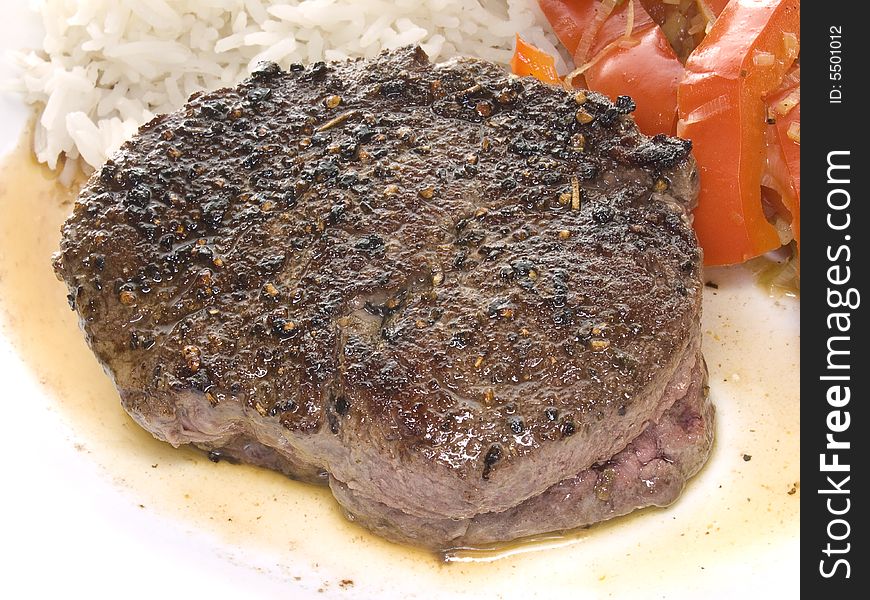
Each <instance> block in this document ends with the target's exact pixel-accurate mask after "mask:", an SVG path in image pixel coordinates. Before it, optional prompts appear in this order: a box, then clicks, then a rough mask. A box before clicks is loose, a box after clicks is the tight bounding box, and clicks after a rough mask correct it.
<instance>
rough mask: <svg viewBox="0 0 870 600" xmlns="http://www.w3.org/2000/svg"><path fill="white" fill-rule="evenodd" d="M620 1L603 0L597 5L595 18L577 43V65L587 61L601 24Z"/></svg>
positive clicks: (575, 59) (575, 54) (575, 57)
mask: <svg viewBox="0 0 870 600" xmlns="http://www.w3.org/2000/svg"><path fill="white" fill-rule="evenodd" d="M618 2H619V0H601V4H599V5H598V6H596V7H595V18H594V19H593V21H592V23H590V24H589V26H588V27H587V28H586V31H584V32H583V35H582V36H581V37H580V41H579V42H578V43H577V48H576V49H575V50H574V64H575V65H582V64H583V63H585V62H586V61H587V59H588V58H589V50H590V49H591V48H592V44H593V43H594V42H595V38H596V36H598V32H599V31H601V26H602V25H604V21H605V20H607V17H609V16H610V13H612V12H613V9H615V8H616V5H617V4H618ZM571 79H573V77H572V78H571Z"/></svg>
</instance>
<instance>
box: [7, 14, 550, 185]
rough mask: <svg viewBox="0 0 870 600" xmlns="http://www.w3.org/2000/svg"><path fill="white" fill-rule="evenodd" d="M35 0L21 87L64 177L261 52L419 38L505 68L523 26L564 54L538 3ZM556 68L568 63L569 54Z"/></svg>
mask: <svg viewBox="0 0 870 600" xmlns="http://www.w3.org/2000/svg"><path fill="white" fill-rule="evenodd" d="M32 4H33V6H34V9H35V10H37V11H39V13H40V14H41V16H42V20H43V23H44V25H45V31H46V36H45V41H44V43H43V47H42V49H41V50H35V51H30V52H26V53H21V54H20V55H19V56H18V59H19V62H20V65H21V67H22V76H21V79H20V81H19V82H17V89H18V90H19V91H21V92H23V93H24V94H25V98H26V100H27V102H29V103H32V104H34V105H36V106H37V107H39V108H40V109H41V113H40V114H39V119H38V122H37V124H36V131H35V134H34V151H35V153H36V156H37V157H38V159H39V160H40V161H41V162H43V163H46V164H48V166H49V167H51V168H52V169H55V168H58V166H59V165H60V166H61V167H62V168H63V170H64V173H65V174H67V175H68V174H70V173H72V172H74V170H75V168H76V166H82V167H85V168H86V169H87V166H86V165H90V167H91V168H96V167H98V166H100V165H101V164H102V163H103V162H104V161H105V160H106V158H107V157H108V156H109V155H110V154H111V153H112V152H113V151H115V150H116V149H117V148H118V147H119V146H120V145H121V144H122V143H123V142H124V141H125V140H126V139H128V138H129V137H130V136H132V135H133V134H134V133H135V132H136V129H137V128H138V127H139V126H140V125H142V124H143V123H145V122H147V121H149V120H150V119H151V118H153V117H154V115H156V114H159V113H165V112H169V111H172V110H175V109H176V108H178V107H179V106H181V105H182V104H183V103H184V101H185V100H186V99H187V97H188V96H190V94H192V93H194V92H197V91H200V90H203V89H206V90H208V89H215V88H218V87H222V86H228V85H234V84H235V83H237V82H238V81H240V80H241V79H243V78H244V77H246V76H247V75H248V73H249V72H250V70H251V68H252V67H254V66H256V65H257V63H259V62H260V61H263V60H271V61H274V62H277V63H278V64H280V65H282V66H283V67H285V68H286V67H287V66H288V65H289V64H290V63H294V62H302V63H312V62H315V61H318V60H342V59H344V58H347V57H357V56H365V57H373V56H375V55H376V54H378V53H379V52H380V51H381V50H385V49H393V48H397V47H400V46H403V45H407V44H420V45H421V46H422V47H423V49H424V50H425V51H426V52H427V53H428V54H429V56H430V57H431V58H432V60H443V59H446V58H450V57H452V56H456V55H468V56H478V57H482V58H486V59H489V60H493V61H495V62H499V63H503V64H505V65H507V63H508V61H509V60H510V57H511V54H512V51H513V46H514V34H516V33H519V34H520V35H522V36H523V37H524V38H525V39H526V40H528V41H529V42H531V43H533V44H535V45H537V46H539V47H541V48H542V49H544V50H546V51H548V52H551V53H554V54H557V55H558V52H556V47H555V44H556V38H555V37H554V36H553V34H552V32H551V31H550V29H549V27H548V25H547V24H546V20H545V19H544V18H543V16H542V15H541V13H540V10H539V8H538V4H537V1H536V0H506V1H505V0H36V1H33V2H32ZM559 60H560V62H561V59H559ZM557 66H558V67H559V69H560V72H564V71H565V68H564V67H565V65H564V63H562V64H559V65H557ZM63 159H65V160H63ZM79 159H81V161H83V162H84V163H86V165H85V164H82V162H80V161H79Z"/></svg>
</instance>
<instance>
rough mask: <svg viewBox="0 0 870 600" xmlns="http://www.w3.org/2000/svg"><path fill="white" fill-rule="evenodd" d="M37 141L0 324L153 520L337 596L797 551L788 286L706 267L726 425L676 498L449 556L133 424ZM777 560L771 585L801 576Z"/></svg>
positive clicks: (710, 353)
mask: <svg viewBox="0 0 870 600" xmlns="http://www.w3.org/2000/svg"><path fill="white" fill-rule="evenodd" d="M28 148H29V147H28V146H27V145H26V144H21V146H20V147H19V149H18V150H17V151H15V152H14V153H13V154H12V155H10V156H8V157H6V158H5V159H4V161H3V163H4V165H3V167H2V169H0V332H2V334H3V335H4V336H6V337H8V338H9V339H10V340H11V341H12V343H13V344H14V345H15V347H16V348H17V350H18V351H19V353H20V354H21V356H22V357H23V359H24V361H25V362H26V363H27V365H28V366H29V367H30V368H31V369H32V370H33V372H34V373H35V374H36V375H37V377H38V379H39V381H40V383H41V384H42V385H43V387H44V389H45V391H46V393H47V394H48V395H50V396H51V398H52V399H53V400H52V401H53V403H54V404H55V405H56V407H57V409H58V412H59V413H60V415H61V416H62V418H63V420H64V421H65V422H66V423H68V425H69V427H70V430H71V431H72V434H71V442H70V452H74V451H76V450H80V451H86V452H88V453H89V456H90V458H92V459H93V460H94V461H96V462H97V463H98V464H99V465H101V467H102V468H103V469H104V471H105V473H106V474H107V475H108V476H109V478H110V480H112V481H114V482H115V484H117V485H118V486H122V487H123V488H124V489H125V491H126V493H125V494H124V496H123V497H124V498H127V499H128V501H129V502H131V503H135V504H141V505H143V506H144V507H145V509H146V510H148V511H152V512H153V513H154V518H155V519H165V518H169V519H175V520H176V521H178V522H179V523H180V525H179V526H180V527H185V528H189V527H192V528H195V529H197V530H200V531H204V532H208V533H210V534H213V535H214V536H216V539H217V540H218V541H217V542H216V543H220V544H226V545H228V546H232V547H233V548H236V549H238V548H241V549H242V550H243V552H244V550H245V549H250V551H251V552H256V553H257V556H260V557H262V556H263V555H264V553H265V555H266V556H268V557H270V559H271V561H270V562H271V563H272V564H276V565H278V567H277V573H278V575H279V576H280V577H282V578H286V580H287V581H288V582H290V584H294V583H293V582H294V581H296V582H298V585H304V583H305V581H306V580H307V582H308V585H307V586H306V587H309V589H313V588H312V587H310V586H312V584H313V586H314V587H315V588H316V587H317V586H321V589H324V590H325V591H329V590H332V591H334V592H336V594H338V593H339V592H342V591H345V588H346V587H347V586H346V585H345V584H343V583H340V582H341V581H342V580H345V581H346V580H353V581H354V588H355V589H356V591H357V592H358V593H360V594H361V595H364V596H367V595H368V593H369V592H371V593H374V592H376V591H378V590H381V591H384V592H389V593H388V595H389V596H393V595H398V596H403V594H399V593H398V592H399V591H400V590H406V591H409V592H414V593H419V592H420V591H421V590H427V589H430V590H438V591H439V592H442V593H446V594H450V593H456V594H462V595H466V594H467V595H469V596H471V597H483V595H486V597H514V596H517V597H519V596H526V597H544V598H546V597H556V594H562V593H564V592H565V591H568V590H573V591H574V592H581V591H587V592H589V593H590V594H592V595H595V596H599V595H607V594H612V595H614V596H616V597H620V596H621V595H622V594H624V593H628V592H632V591H636V590H637V586H638V585H640V586H643V588H644V589H647V590H667V589H669V588H673V589H678V590H681V591H682V592H687V591H688V590H691V589H695V588H697V589H699V590H700V589H713V588H712V586H711V582H714V581H718V582H719V583H718V585H722V583H723V578H725V579H726V580H727V578H729V577H734V576H739V575H736V574H739V573H744V571H743V570H741V569H744V568H746V567H747V565H753V567H752V569H753V570H752V571H751V572H756V573H758V572H759V570H761V571H762V572H763V570H764V569H766V568H769V567H770V566H771V565H776V564H779V563H778V562H777V560H779V559H778V558H777V556H776V555H777V554H778V553H779V554H781V549H783V548H784V549H786V550H787V552H786V554H788V553H791V552H792V551H794V549H795V548H796V545H797V540H798V537H799V498H800V490H799V482H798V479H799V469H800V464H799V455H798V448H799V427H800V421H799V388H798V380H797V377H796V373H797V368H798V342H799V332H798V325H797V322H798V310H799V307H798V303H797V301H796V300H794V299H792V298H787V297H780V298H777V299H774V298H768V297H761V296H760V294H761V293H760V291H759V290H758V289H757V288H756V286H753V285H752V284H751V280H749V279H747V274H746V273H744V272H741V271H740V270H733V269H732V270H717V271H713V272H712V273H708V274H707V278H708V279H714V280H715V281H716V282H717V283H718V284H719V288H718V289H716V290H714V289H712V288H711V289H708V290H707V297H706V298H705V314H704V322H703V325H704V332H705V354H706V356H707V360H708V363H709V366H710V375H711V387H712V393H713V395H714V401H715V402H716V403H717V411H718V412H717V414H718V433H717V435H718V439H717V446H716V448H715V450H714V455H713V457H712V459H711V461H710V463H709V464H708V465H707V467H706V468H705V469H704V470H703V471H702V472H701V474H700V475H698V476H697V477H696V478H695V480H693V481H692V482H691V483H690V485H689V486H688V489H687V490H686V493H685V494H684V496H683V497H682V498H681V499H680V500H679V501H678V502H677V503H676V504H675V505H674V506H672V507H670V508H668V509H666V510H645V511H641V512H640V513H638V514H635V515H632V516H630V517H627V518H622V519H617V520H615V521H613V522H610V523H606V524H603V525H600V526H596V527H594V528H592V529H589V530H585V531H580V532H573V533H568V534H564V535H553V536H543V537H541V538H539V539H536V540H531V541H526V542H523V543H517V544H511V545H507V546H504V547H500V548H497V549H479V550H461V551H456V552H453V553H451V554H450V555H449V556H447V558H448V560H449V561H450V562H448V563H445V562H443V561H440V560H438V558H437V557H435V556H433V555H431V554H428V553H425V552H422V551H419V550H416V549H413V548H407V547H402V546H397V545H394V544H391V543H388V542H385V541H383V540H381V539H379V538H377V537H375V536H373V535H371V534H369V533H368V532H366V531H364V530H363V529H361V528H359V527H358V526H356V525H354V524H352V523H350V522H348V521H346V520H345V519H344V518H343V516H342V514H341V512H340V510H339V509H338V506H337V505H336V503H335V502H333V501H332V499H331V496H330V494H329V492H328V490H325V489H322V488H316V487H312V486H309V485H304V484H299V483H296V482H293V481H289V480H287V479H285V478H284V477H282V476H280V475H277V474H275V473H271V472H268V471H264V470H260V469H256V468H252V467H247V466H236V465H229V464H226V463H219V464H214V463H212V462H209V461H208V460H207V459H206V458H205V457H204V456H203V455H201V454H200V453H198V452H194V451H191V450H189V449H184V448H182V449H174V448H171V447H170V446H169V445H167V444H163V443H161V442H158V441H156V440H154V439H153V438H152V437H151V436H150V435H149V434H148V433H146V432H145V431H143V430H142V429H140V428H139V427H138V426H137V425H136V424H135V423H134V422H133V421H132V420H131V419H130V418H129V417H128V416H127V415H126V414H125V413H124V412H123V411H122V410H121V408H120V405H119V402H118V398H117V395H116V393H115V390H114V388H113V385H112V383H111V381H110V379H109V378H108V377H107V376H106V374H105V373H104V372H103V371H102V369H101V368H100V366H99V365H98V364H97V362H96V360H95V359H94V357H93V355H92V354H91V352H90V351H89V350H88V348H87V346H86V344H85V341H84V338H83V336H82V334H81V331H80V330H79V327H78V324H77V322H76V317H75V314H74V313H73V312H71V311H70V310H69V307H68V305H67V302H66V298H65V296H66V290H65V288H64V286H63V285H62V284H61V283H59V282H58V281H57V280H56V279H55V277H54V274H53V272H52V269H51V262H50V259H51V255H52V253H53V252H54V251H55V249H56V248H57V246H58V241H59V239H60V226H61V223H62V222H63V220H64V218H65V217H66V215H67V213H69V212H70V210H71V207H72V204H71V202H72V199H73V197H74V192H73V191H71V190H70V189H67V188H64V187H63V186H61V185H60V184H58V183H57V182H56V181H55V179H54V178H53V176H52V174H51V173H50V172H49V171H47V170H46V169H45V168H43V167H41V166H39V165H37V164H36V163H35V162H34V160H33V158H32V157H31V153H30V152H29V151H28ZM759 306H762V307H763V309H762V310H757V309H758V307H759ZM74 448H75V449H74ZM747 457H751V458H747ZM252 566H253V567H254V568H259V566H257V565H253V564H252ZM269 568H271V567H269ZM774 575H775V576H774V577H772V578H771V580H770V583H771V585H775V584H776V582H777V581H778V580H779V578H780V577H784V576H788V577H792V576H793V575H794V574H793V573H777V574H774ZM300 578H301V580H300ZM315 579H317V580H319V583H318V582H317V581H314V580H315ZM322 586H326V587H325V588H324V587H322ZM720 589H721V588H720ZM363 592H365V593H363ZM581 595H582V594H581Z"/></svg>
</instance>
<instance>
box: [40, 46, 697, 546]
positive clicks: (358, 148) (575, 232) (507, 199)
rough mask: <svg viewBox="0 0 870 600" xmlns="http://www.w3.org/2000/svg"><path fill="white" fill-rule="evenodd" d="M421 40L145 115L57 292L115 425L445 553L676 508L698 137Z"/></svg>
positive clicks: (691, 390) (76, 224) (687, 388)
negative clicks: (435, 60)
mask: <svg viewBox="0 0 870 600" xmlns="http://www.w3.org/2000/svg"><path fill="white" fill-rule="evenodd" d="M632 110H634V102H633V101H632V100H631V98H629V97H627V96H620V97H619V98H617V100H616V101H615V103H614V102H611V101H610V100H608V99H607V98H606V97H604V96H602V95H600V94H597V93H595V92H592V91H582V92H567V91H565V90H562V89H558V88H554V87H550V86H547V85H544V84H542V83H540V82H538V81H535V80H533V79H529V78H525V79H521V78H517V77H513V76H511V75H508V74H507V73H505V72H504V71H503V69H502V68H500V67H499V66H497V65H494V64H492V63H489V62H486V61H483V60H477V59H457V60H452V61H449V62H446V63H442V64H434V65H433V64H431V63H430V62H429V60H428V58H427V57H426V55H425V53H424V52H423V51H422V50H420V49H419V48H406V49H402V50H398V51H395V52H388V53H384V54H382V55H380V56H379V57H377V58H375V59H373V60H370V61H366V60H351V61H347V62H344V63H337V64H325V63H316V64H314V65H312V66H309V67H305V66H303V65H291V67H290V69H289V70H288V71H283V70H281V69H280V68H278V67H277V66H276V65H274V64H264V65H261V66H260V67H259V68H258V69H257V70H256V71H255V72H254V73H253V74H252V76H251V78H250V79H248V80H247V81H245V82H243V83H242V84H241V85H239V86H238V87H236V88H227V89H221V90H217V91H215V92H211V93H207V94H198V95H195V96H193V97H191V99H190V101H189V102H188V104H186V105H185V106H184V107H183V108H181V109H180V110H179V111H177V112H175V113H172V114H169V115H162V116H159V117H157V118H155V119H154V120H152V121H151V122H150V123H148V124H146V125H145V126H143V127H142V128H141V129H140V131H139V133H138V135H137V136H136V137H135V138H134V139H133V140H131V141H130V142H128V143H126V144H125V145H124V146H123V147H122V148H121V150H120V151H119V152H118V153H117V154H115V155H114V156H113V157H112V159H111V160H110V161H109V162H107V163H106V165H105V166H104V167H103V168H102V169H100V170H98V172H97V173H95V174H94V176H93V177H92V178H91V180H90V181H89V182H88V184H87V185H86V187H85V188H84V189H83V191H82V193H81V196H80V198H79V200H78V202H77V203H76V205H75V208H74V212H73V215H72V216H71V217H70V218H69V220H68V221H67V223H66V225H65V226H64V231H63V234H64V235H63V241H62V244H61V249H60V252H59V253H58V256H57V258H56V261H55V268H56V271H57V274H58V276H59V277H60V278H61V279H63V280H64V281H65V282H66V283H67V285H68V287H69V292H70V296H69V299H70V305H71V306H72V307H73V308H74V309H76V310H78V311H79V314H80V316H81V319H82V324H83V328H84V330H85V333H86V335H87V338H88V341H89V343H90V345H91V348H92V349H93V351H94V352H95V354H96V356H97V357H98V359H99V360H100V361H101V362H102V363H103V364H104V365H105V367H106V369H107V370H108V372H109V373H110V374H111V375H112V376H113V378H114V381H115V384H116V385H117V388H118V390H119V393H120V396H121V400H122V404H123V406H124V408H125V409H126V410H127V411H128V412H129V413H130V414H131V415H132V416H133V417H134V418H135V419H136V420H137V421H138V422H139V423H140V424H141V425H142V426H143V427H145V428H146V429H148V430H149V431H151V432H152V433H153V434H154V435H155V436H157V437H158V438H160V439H163V440H166V441H168V442H170V443H172V444H174V445H181V444H194V445H196V446H198V447H199V448H202V449H204V450H205V451H207V452H208V453H209V457H210V458H211V459H212V460H218V459H221V458H227V459H231V460H233V461H246V462H252V463H255V464H259V465H263V466H265V467H268V468H272V469H276V470H278V471H280V472H282V473H286V474H287V475H289V476H291V477H295V478H298V479H301V480H305V481H311V482H315V483H321V484H322V483H324V482H326V481H328V483H329V485H330V486H331V488H332V490H333V492H334V494H335V495H336V498H337V499H338V500H339V501H340V502H341V503H342V505H343V506H344V507H345V509H346V510H347V511H348V512H349V513H351V514H353V515H354V517H355V518H356V520H357V522H359V523H362V524H364V525H365V526H367V527H369V528H371V529H372V530H373V531H375V532H377V533H379V534H381V535H384V536H387V537H389V538H391V539H394V540H399V541H404V542H410V543H414V544H419V545H423V546H427V547H431V548H446V547H450V546H453V545H457V544H474V543H489V542H494V541H504V540H510V539H513V538H516V537H520V536H524V535H530V534H533V533H540V532H545V531H551V530H556V529H567V528H571V527H577V526H582V525H588V524H590V523H594V522H596V521H600V520H603V519H607V518H611V517H614V516H618V515H621V514H625V513H627V512H629V511H631V510H634V509H635V508H638V507H642V506H648V505H651V504H655V505H664V504H667V503H669V502H672V501H673V500H674V499H675V498H676V497H677V495H678V494H679V492H680V490H681V489H682V486H683V485H684V483H685V481H686V480H687V479H688V478H689V477H691V475H692V474H694V473H695V472H696V471H697V470H698V469H699V468H700V466H701V465H702V464H703V462H704V460H705V459H706V456H707V454H708V452H709V449H710V445H711V439H712V422H711V420H712V408H711V406H710V403H709V401H708V399H707V396H706V387H705V385H704V383H705V369H704V364H703V358H702V356H701V354H700V323H699V316H700V306H701V293H702V288H703V283H702V279H701V253H700V250H699V248H698V245H697V242H696V239H695V236H694V234H693V232H692V229H691V226H690V216H689V215H690V209H691V208H692V206H693V204H694V202H695V197H696V193H697V177H696V173H695V167H694V162H693V160H692V158H691V156H690V149H691V144H690V143H689V142H688V141H685V140H679V139H675V138H669V137H666V136H655V137H652V138H650V137H647V136H644V135H642V134H641V133H640V132H638V130H637V127H636V126H635V124H634V122H633V120H632V118H631V116H630V113H631V111H632Z"/></svg>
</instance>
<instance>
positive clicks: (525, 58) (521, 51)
mask: <svg viewBox="0 0 870 600" xmlns="http://www.w3.org/2000/svg"><path fill="white" fill-rule="evenodd" d="M511 70H512V71H513V72H514V74H515V75H520V76H526V75H531V76H532V77H534V78H536V79H539V80H541V81H543V82H544V83H549V84H551V85H561V84H562V80H561V79H560V78H559V74H558V73H556V61H555V59H554V58H553V57H552V56H550V55H549V54H547V53H546V52H544V51H543V50H541V49H539V48H536V47H535V46H532V45H531V44H529V43H527V42H526V41H525V40H524V39H523V38H521V37H520V35H519V34H517V46H516V49H515V50H514V56H513V58H512V59H511Z"/></svg>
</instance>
